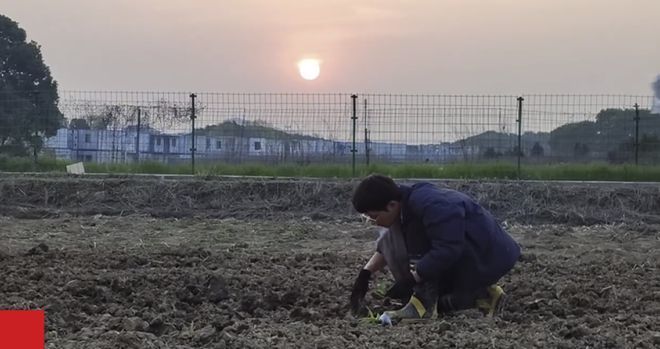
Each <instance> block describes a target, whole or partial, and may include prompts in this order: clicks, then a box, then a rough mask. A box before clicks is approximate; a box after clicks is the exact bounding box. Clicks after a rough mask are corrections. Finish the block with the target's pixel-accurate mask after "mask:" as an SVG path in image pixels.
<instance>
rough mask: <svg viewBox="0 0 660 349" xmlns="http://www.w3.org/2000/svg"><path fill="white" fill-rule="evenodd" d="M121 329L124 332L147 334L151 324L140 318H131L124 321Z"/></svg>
mask: <svg viewBox="0 0 660 349" xmlns="http://www.w3.org/2000/svg"><path fill="white" fill-rule="evenodd" d="M121 327H122V328H123V329H124V331H129V332H145V331H146V330H147V328H149V324H148V323H147V322H146V321H144V320H142V319H140V318H139V317H130V318H126V319H124V320H123V321H122V323H121Z"/></svg>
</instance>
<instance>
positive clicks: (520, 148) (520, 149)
mask: <svg viewBox="0 0 660 349" xmlns="http://www.w3.org/2000/svg"><path fill="white" fill-rule="evenodd" d="M524 100H525V99H524V98H522V97H518V119H517V120H516V122H517V123H518V149H517V153H518V154H516V155H517V156H518V179H520V177H521V173H520V158H521V157H522V107H523V101H524Z"/></svg>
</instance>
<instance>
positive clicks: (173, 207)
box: [0, 176, 660, 225]
mask: <svg viewBox="0 0 660 349" xmlns="http://www.w3.org/2000/svg"><path fill="white" fill-rule="evenodd" d="M436 183H438V184H439V185H442V186H446V187H449V188H455V189H458V190H461V191H465V192H467V193H469V194H470V195H472V196H473V197H475V198H476V199H477V200H478V201H479V202H481V203H482V204H483V205H484V206H485V207H487V208H489V209H490V210H491V211H493V212H494V213H495V215H496V216H498V217H499V218H500V219H502V220H510V221H517V222H536V223H542V222H546V223H551V222H555V223H568V224H579V225H584V224H597V223H614V222H632V221H644V222H648V223H657V222H660V186H657V185H650V184H588V183H585V184H578V183H551V182H549V183H542V182H504V181H500V182H480V181H437V182H436ZM355 184H356V182H355V181H347V180H266V179H263V180H258V179H226V178H214V179H200V178H191V177H188V178H185V177H172V178H169V177H146V176H139V177H112V176H109V177H98V176H97V177H82V178H73V177H63V176H59V177H53V178H47V177H43V176H38V177H29V176H17V177H11V176H10V177H7V176H4V177H0V215H5V216H14V217H21V218H43V217H54V216H55V217H56V216H58V215H61V214H72V215H95V214H104V215H126V214H149V215H152V216H154V217H190V216H198V217H216V218H223V217H237V218H248V217H274V216H283V217H286V216H293V215H305V216H310V217H312V218H314V219H323V218H327V217H338V216H339V217H349V216H354V215H353V211H352V208H351V205H350V197H351V193H352V190H353V188H354V186H355Z"/></svg>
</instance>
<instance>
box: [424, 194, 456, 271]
mask: <svg viewBox="0 0 660 349" xmlns="http://www.w3.org/2000/svg"><path fill="white" fill-rule="evenodd" d="M411 208H412V209H413V211H416V212H415V214H416V215H418V217H421V218H422V222H423V224H424V227H425V230H426V235H427V237H428V239H429V241H430V244H431V247H430V249H429V251H428V252H427V253H426V254H424V256H422V258H421V259H420V260H419V261H418V262H417V266H416V269H417V274H418V275H419V276H420V277H421V278H422V279H423V280H436V279H438V278H440V277H441V276H442V275H443V274H444V272H445V271H446V270H447V269H449V268H450V267H451V266H452V265H453V264H454V263H455V262H456V261H457V260H458V258H459V257H460V256H461V254H462V252H463V246H464V242H465V208H464V207H463V205H460V204H459V205H457V204H447V203H444V202H442V201H438V200H422V201H421V202H417V203H414V204H413V205H412V207H411Z"/></svg>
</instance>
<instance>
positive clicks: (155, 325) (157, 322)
mask: <svg viewBox="0 0 660 349" xmlns="http://www.w3.org/2000/svg"><path fill="white" fill-rule="evenodd" d="M147 332H151V333H153V334H155V335H157V336H160V335H161V334H163V332H165V321H164V320H163V318H162V316H158V317H156V318H155V319H153V320H151V321H150V322H149V327H147Z"/></svg>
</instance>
